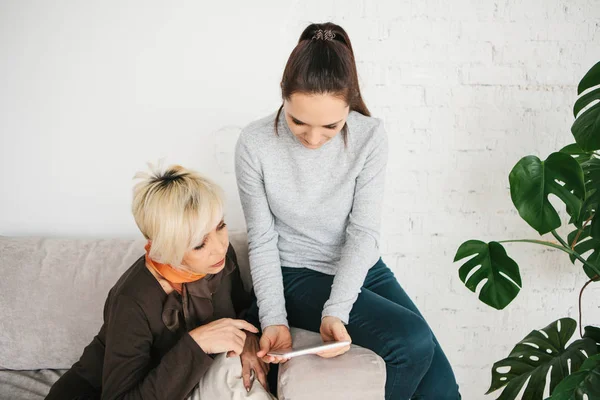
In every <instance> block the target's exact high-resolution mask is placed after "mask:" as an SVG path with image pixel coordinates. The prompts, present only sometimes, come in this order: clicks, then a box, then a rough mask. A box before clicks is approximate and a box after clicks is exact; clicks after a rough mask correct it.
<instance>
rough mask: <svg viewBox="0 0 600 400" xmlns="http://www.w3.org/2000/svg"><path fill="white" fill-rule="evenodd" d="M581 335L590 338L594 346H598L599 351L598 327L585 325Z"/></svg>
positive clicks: (599, 334) (599, 330)
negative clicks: (594, 343)
mask: <svg viewBox="0 0 600 400" xmlns="http://www.w3.org/2000/svg"><path fill="white" fill-rule="evenodd" d="M583 337H584V338H590V339H592V340H593V341H594V342H596V346H597V347H598V353H600V328H598V327H597V326H586V327H585V328H584V329H583Z"/></svg>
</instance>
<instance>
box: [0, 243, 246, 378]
mask: <svg viewBox="0 0 600 400" xmlns="http://www.w3.org/2000/svg"><path fill="white" fill-rule="evenodd" d="M230 240H231V242H232V244H233V246H234V247H235V249H236V252H237V253H238V259H239V263H240V268H241V269H242V276H243V277H244V278H245V279H246V281H245V285H246V286H247V287H249V286H250V285H249V281H248V280H249V276H250V275H249V271H248V270H247V255H246V253H245V252H246V251H247V250H246V249H247V245H246V240H245V235H244V234H241V233H235V232H233V233H231V234H230ZM144 244H145V241H144V240H132V239H111V240H95V239H77V240H75V239H48V238H31V237H29V238H16V237H0V268H1V271H2V279H1V280H0V369H13V370H35V369H67V368H69V367H71V365H72V364H73V363H74V362H75V361H77V360H78V359H79V357H80V355H81V353H82V351H83V348H84V347H85V346H86V345H87V344H88V343H89V342H90V341H91V340H92V338H93V337H94V336H95V335H96V334H97V332H98V330H99V329H100V327H101V325H102V310H103V307H104V301H105V300H106V296H107V294H108V291H109V290H110V288H111V287H112V286H113V285H114V283H115V282H116V281H117V279H118V278H119V277H120V275H121V274H122V273H123V272H124V271H125V270H127V269H128V268H129V267H130V266H131V264H133V262H134V261H135V260H137V259H138V258H139V257H140V256H142V255H143V254H144Z"/></svg>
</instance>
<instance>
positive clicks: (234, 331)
mask: <svg viewBox="0 0 600 400" xmlns="http://www.w3.org/2000/svg"><path fill="white" fill-rule="evenodd" d="M244 330H246V331H248V332H253V333H258V329H257V328H256V327H255V326H254V325H252V324H250V323H249V322H246V321H244V320H241V319H231V318H222V319H218V320H216V321H213V322H211V323H209V324H206V325H202V326H199V327H198V328H196V329H193V330H191V331H190V336H191V337H192V339H194V341H195V342H196V343H198V346H200V348H201V349H202V350H203V351H204V352H205V353H206V354H217V353H225V352H233V353H235V354H236V355H238V356H239V355H240V354H242V351H243V350H244V343H245V341H246V333H245V332H244Z"/></svg>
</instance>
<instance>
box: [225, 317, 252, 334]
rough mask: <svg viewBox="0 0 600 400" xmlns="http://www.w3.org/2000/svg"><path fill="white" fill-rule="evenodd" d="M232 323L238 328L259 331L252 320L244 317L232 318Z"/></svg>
mask: <svg viewBox="0 0 600 400" xmlns="http://www.w3.org/2000/svg"><path fill="white" fill-rule="evenodd" d="M231 323H232V324H233V326H235V327H236V328H238V329H244V330H246V331H248V332H253V333H258V328H257V327H255V326H254V325H252V324H251V323H250V322H247V321H244V320H243V319H232V320H231Z"/></svg>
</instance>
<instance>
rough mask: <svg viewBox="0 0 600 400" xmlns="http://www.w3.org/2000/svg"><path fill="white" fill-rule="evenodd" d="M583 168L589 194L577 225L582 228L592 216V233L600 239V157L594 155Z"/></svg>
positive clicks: (582, 165)
mask: <svg viewBox="0 0 600 400" xmlns="http://www.w3.org/2000/svg"><path fill="white" fill-rule="evenodd" d="M581 168H582V170H583V178H584V181H585V188H586V191H587V194H586V199H585V202H584V203H583V206H582V207H581V210H582V212H581V213H580V216H579V218H578V219H577V221H576V222H577V223H576V226H577V227H579V228H581V227H582V225H583V223H584V222H585V221H587V219H588V218H592V232H591V234H592V236H593V237H595V238H598V239H600V216H598V217H597V216H596V210H597V209H598V206H599V205H600V159H598V158H595V157H593V158H591V159H590V160H588V161H586V162H584V163H582V164H581Z"/></svg>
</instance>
